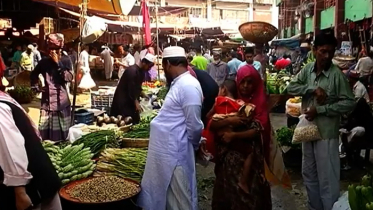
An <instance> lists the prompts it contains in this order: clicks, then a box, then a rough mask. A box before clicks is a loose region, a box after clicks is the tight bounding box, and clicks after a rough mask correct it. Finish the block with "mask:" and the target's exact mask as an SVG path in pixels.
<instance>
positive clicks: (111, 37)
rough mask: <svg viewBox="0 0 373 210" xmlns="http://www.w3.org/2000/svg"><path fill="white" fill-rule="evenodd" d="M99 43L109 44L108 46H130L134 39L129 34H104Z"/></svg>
mask: <svg viewBox="0 0 373 210" xmlns="http://www.w3.org/2000/svg"><path fill="white" fill-rule="evenodd" d="M97 41H98V42H103V43H108V44H123V45H128V44H131V43H132V37H131V35H128V34H118V33H116V34H114V33H107V32H106V33H104V35H102V36H101V37H100V38H99V39H98V40H97Z"/></svg>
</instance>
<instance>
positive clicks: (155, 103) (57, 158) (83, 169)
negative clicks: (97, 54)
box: [43, 82, 167, 210]
mask: <svg viewBox="0 0 373 210" xmlns="http://www.w3.org/2000/svg"><path fill="white" fill-rule="evenodd" d="M143 90H144V91H145V93H146V94H147V95H148V96H149V97H150V98H151V100H149V101H146V100H142V103H141V105H142V106H143V109H144V112H142V113H141V120H140V123H139V124H137V125H132V119H131V117H123V116H109V115H108V114H106V113H105V112H97V113H95V112H94V111H93V110H94V109H88V110H84V109H81V110H77V111H76V117H75V119H76V120H78V121H81V122H80V123H78V124H77V125H75V126H73V127H72V128H70V130H71V131H72V130H75V131H76V130H80V132H78V133H76V132H75V134H74V135H72V136H71V135H70V134H69V137H70V138H69V140H68V141H64V142H52V141H43V146H44V149H45V151H46V152H47V154H48V156H49V157H50V159H51V161H52V164H53V166H54V167H55V169H56V172H57V174H58V176H59V178H60V179H61V182H62V184H63V187H62V188H61V190H60V197H61V198H62V201H63V207H64V208H66V209H76V208H82V209H90V210H92V209H100V208H101V209H102V208H106V209H113V210H114V209H131V208H132V207H133V203H136V195H137V194H138V193H139V192H140V191H141V188H140V185H139V183H140V181H141V178H142V175H143V173H144V169H145V163H146V156H147V147H148V143H149V135H150V122H151V120H152V119H153V118H154V117H156V116H157V114H158V109H159V108H161V106H162V104H163V101H164V98H165V96H166V93H167V88H166V87H164V84H162V83H160V82H155V83H144V84H143ZM113 91H115V89H113V88H107V87H106V88H103V89H100V90H99V91H98V93H97V94H98V95H100V94H101V96H105V95H108V94H109V93H110V92H113ZM107 106H108V107H103V108H107V109H110V104H109V103H108V104H107ZM82 110H83V111H82ZM82 122H85V123H82ZM92 192H93V193H92ZM87 205H88V206H89V207H87Z"/></svg>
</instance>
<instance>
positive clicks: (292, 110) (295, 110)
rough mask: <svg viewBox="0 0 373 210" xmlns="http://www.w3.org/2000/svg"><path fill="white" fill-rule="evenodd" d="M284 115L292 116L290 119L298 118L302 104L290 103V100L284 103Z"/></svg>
mask: <svg viewBox="0 0 373 210" xmlns="http://www.w3.org/2000/svg"><path fill="white" fill-rule="evenodd" d="M285 108H286V114H288V115H290V116H292V117H299V115H300V114H301V110H302V103H301V102H299V103H293V102H291V99H289V100H287V101H286V105H285Z"/></svg>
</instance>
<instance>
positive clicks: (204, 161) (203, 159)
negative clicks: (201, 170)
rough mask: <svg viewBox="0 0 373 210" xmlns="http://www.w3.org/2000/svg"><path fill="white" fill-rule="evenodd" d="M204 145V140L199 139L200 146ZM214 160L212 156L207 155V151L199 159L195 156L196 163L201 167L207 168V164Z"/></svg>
mask: <svg viewBox="0 0 373 210" xmlns="http://www.w3.org/2000/svg"><path fill="white" fill-rule="evenodd" d="M203 143H204V144H206V139H205V138H203V137H201V140H200V144H203ZM213 158H214V156H213V155H212V154H211V153H209V151H206V154H204V155H203V157H200V156H199V155H197V158H196V163H198V164H200V165H201V166H203V167H207V166H208V165H209V162H210V161H211V160H212V159H213Z"/></svg>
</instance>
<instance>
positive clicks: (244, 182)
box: [208, 80, 255, 193]
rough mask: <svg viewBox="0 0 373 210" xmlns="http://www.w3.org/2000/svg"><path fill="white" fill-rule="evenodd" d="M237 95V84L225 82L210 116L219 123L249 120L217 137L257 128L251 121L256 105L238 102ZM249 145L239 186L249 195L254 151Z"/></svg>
mask: <svg viewBox="0 0 373 210" xmlns="http://www.w3.org/2000/svg"><path fill="white" fill-rule="evenodd" d="M236 94H237V86H236V82H235V81H233V80H225V81H224V82H223V84H222V85H221V86H220V88H219V95H218V97H217V98H216V100H215V104H214V106H213V108H212V109H211V111H210V112H209V114H208V116H210V117H212V120H213V121H219V120H222V119H225V118H227V117H231V116H240V117H244V118H248V119H249V120H248V121H247V122H246V123H245V124H244V125H243V126H242V127H240V128H235V129H234V130H233V128H232V127H231V126H228V127H225V128H223V129H221V130H220V131H219V132H218V133H217V136H218V137H219V138H220V139H221V138H222V137H223V135H224V133H226V132H233V131H242V130H247V129H250V128H253V127H254V126H255V123H253V121H252V120H250V119H252V115H253V112H254V110H255V105H253V104H249V103H247V104H245V102H244V101H242V100H236ZM237 129H239V130H237ZM247 145H248V147H247V148H245V149H244V152H245V154H247V153H249V155H248V156H247V158H246V160H245V163H244V167H243V171H242V176H241V177H240V180H239V183H238V185H239V187H240V188H241V189H242V190H243V191H245V192H246V193H249V186H250V185H251V184H250V183H249V180H250V169H251V165H252V160H253V154H254V150H253V143H247Z"/></svg>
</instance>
